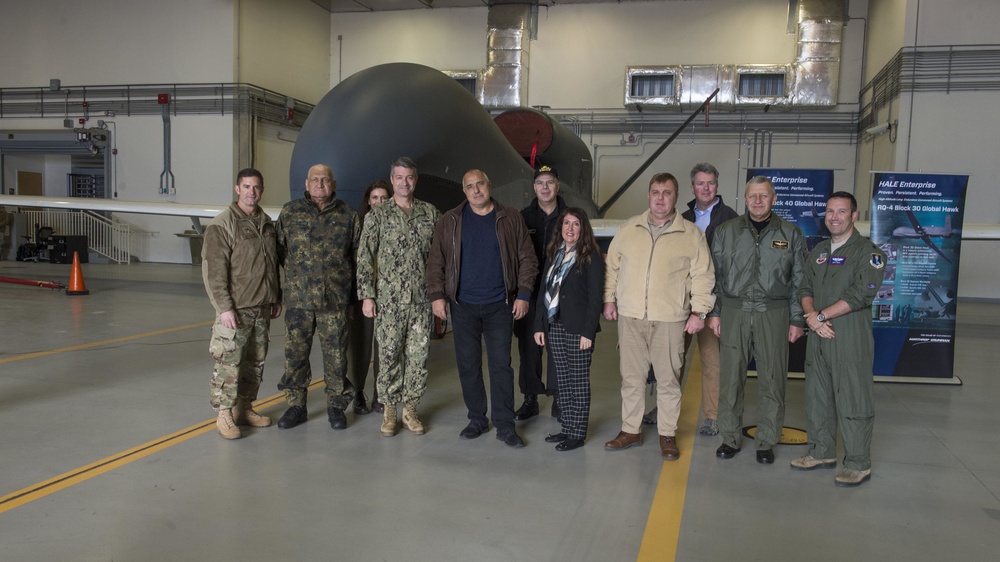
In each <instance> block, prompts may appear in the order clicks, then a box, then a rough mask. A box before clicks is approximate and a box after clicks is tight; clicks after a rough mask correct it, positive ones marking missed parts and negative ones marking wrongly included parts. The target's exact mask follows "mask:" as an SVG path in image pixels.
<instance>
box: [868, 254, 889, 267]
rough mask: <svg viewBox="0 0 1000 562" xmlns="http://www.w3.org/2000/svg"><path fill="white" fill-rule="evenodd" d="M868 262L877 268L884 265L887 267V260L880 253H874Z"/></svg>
mask: <svg viewBox="0 0 1000 562" xmlns="http://www.w3.org/2000/svg"><path fill="white" fill-rule="evenodd" d="M868 264H869V265H871V266H872V267H874V268H875V269H882V268H883V267H885V260H883V259H882V256H880V255H879V254H875V253H873V254H872V259H871V261H869V262H868Z"/></svg>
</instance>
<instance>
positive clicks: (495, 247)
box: [426, 170, 538, 447]
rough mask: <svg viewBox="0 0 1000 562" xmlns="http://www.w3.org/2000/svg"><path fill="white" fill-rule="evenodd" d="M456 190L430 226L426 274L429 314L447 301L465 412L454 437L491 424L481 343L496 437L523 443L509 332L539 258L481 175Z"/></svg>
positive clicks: (523, 308) (516, 218)
mask: <svg viewBox="0 0 1000 562" xmlns="http://www.w3.org/2000/svg"><path fill="white" fill-rule="evenodd" d="M462 190H463V191H464V193H465V198H466V201H465V202H464V203H462V204H461V205H459V206H457V207H455V208H454V209H451V210H450V211H448V212H447V213H445V214H444V215H443V216H442V217H441V219H440V220H439V221H438V223H437V226H436V227H435V229H434V239H433V241H432V242H431V251H430V255H429V256H428V257H427V273H426V281H427V294H428V296H429V297H430V299H431V308H432V310H433V312H434V315H435V316H437V317H438V318H440V319H442V320H444V319H445V318H446V317H447V311H446V309H445V306H446V304H450V305H451V318H452V326H453V328H454V332H453V334H454V340H455V359H456V362H457V363H458V376H459V379H460V380H461V384H462V396H463V398H464V399H465V405H466V407H467V408H468V410H469V425H468V426H467V427H466V428H465V429H463V430H462V432H461V434H460V437H462V438H463V439H475V438H476V437H479V436H480V435H482V434H483V433H485V432H486V430H487V429H489V422H488V420H487V417H486V411H487V404H486V387H485V386H484V383H483V369H482V342H483V340H485V341H486V354H487V357H488V360H489V369H490V397H491V400H492V403H493V412H492V416H491V417H492V420H493V425H494V426H495V427H496V429H497V439H499V440H501V441H503V442H504V443H505V444H507V445H509V446H511V447H523V446H524V441H523V440H521V437H520V436H518V434H517V432H516V431H515V430H514V370H513V369H512V368H511V365H510V344H511V334H512V331H511V330H512V324H513V321H514V320H519V319H521V318H522V317H524V315H525V314H526V313H527V311H528V300H529V299H530V298H531V291H532V289H533V288H534V283H535V276H536V275H537V274H538V258H537V257H535V250H534V248H533V247H532V245H531V239H530V238H529V237H528V229H527V227H526V226H525V224H524V219H523V218H522V217H521V213H519V212H518V211H517V209H514V208H511V207H507V206H505V205H502V204H500V203H499V202H498V201H496V200H495V199H493V198H492V197H490V180H489V178H487V177H486V174H485V173H483V172H482V171H480V170H469V171H468V172H466V174H465V176H464V177H463V178H462ZM446 299H447V301H446Z"/></svg>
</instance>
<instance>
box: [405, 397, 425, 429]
mask: <svg viewBox="0 0 1000 562" xmlns="http://www.w3.org/2000/svg"><path fill="white" fill-rule="evenodd" d="M403 425H404V426H405V427H406V429H409V430H410V433H412V434H414V435H423V434H424V424H422V423H420V418H418V417H417V405H416V404H414V403H412V402H407V403H406V404H403Z"/></svg>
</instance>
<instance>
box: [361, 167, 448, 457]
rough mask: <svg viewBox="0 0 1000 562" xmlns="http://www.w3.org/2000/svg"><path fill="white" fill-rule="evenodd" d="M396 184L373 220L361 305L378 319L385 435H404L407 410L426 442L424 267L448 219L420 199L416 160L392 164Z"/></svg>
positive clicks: (366, 239) (365, 243)
mask: <svg viewBox="0 0 1000 562" xmlns="http://www.w3.org/2000/svg"><path fill="white" fill-rule="evenodd" d="M389 179H390V181H391V182H392V190H393V194H392V199H390V200H389V201H386V202H385V203H383V204H381V205H378V206H377V207H374V208H372V210H371V211H370V212H369V213H368V215H366V217H365V224H364V231H363V232H362V234H361V245H360V249H359V250H358V298H359V299H362V300H363V304H362V312H363V313H364V315H365V316H367V317H369V318H374V319H375V339H376V341H378V354H379V357H378V360H379V373H378V379H377V380H376V381H375V383H376V387H377V389H378V395H379V398H380V399H381V401H382V403H383V404H385V410H384V412H383V418H382V427H381V433H382V435H384V436H386V437H391V436H393V435H395V434H396V429H397V426H396V405H397V404H399V403H402V404H403V425H405V426H406V428H407V429H409V430H410V431H411V432H412V433H414V434H415V435H423V433H424V426H423V424H422V423H421V422H420V419H419V418H418V417H417V404H418V403H419V402H420V398H421V397H422V396H423V395H424V390H425V389H426V388H427V367H426V363H427V352H428V349H429V346H430V335H431V330H432V329H433V319H432V317H431V305H430V299H428V298H427V288H426V287H425V286H424V282H423V279H424V266H425V264H426V263H427V253H428V252H429V251H430V247H431V238H432V237H433V235H434V225H435V223H436V222H437V220H438V217H440V215H441V213H440V212H439V211H438V210H437V209H436V208H434V206H433V205H431V204H430V203H426V202H424V201H419V200H417V199H415V198H414V196H413V191H414V189H415V187H416V184H417V166H416V164H414V163H413V161H412V160H410V159H409V158H405V157H404V158H399V159H397V160H396V161H395V162H393V163H392V165H391V166H390V167H389Z"/></svg>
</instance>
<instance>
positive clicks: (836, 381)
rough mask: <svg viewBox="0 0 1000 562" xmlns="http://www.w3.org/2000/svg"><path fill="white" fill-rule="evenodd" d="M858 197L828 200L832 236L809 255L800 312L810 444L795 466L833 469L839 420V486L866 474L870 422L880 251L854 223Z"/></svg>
mask: <svg viewBox="0 0 1000 562" xmlns="http://www.w3.org/2000/svg"><path fill="white" fill-rule="evenodd" d="M857 219H858V202H857V200H855V199H854V196H853V195H851V194H850V193H847V192H844V191H838V192H836V193H834V194H833V195H831V196H830V198H829V199H827V202H826V218H825V223H826V227H827V229H829V231H830V239H829V240H826V241H824V242H821V243H820V244H818V245H817V246H816V247H815V248H814V249H813V251H812V252H811V253H810V254H809V257H808V258H807V259H806V275H805V279H804V280H803V283H802V311H803V313H804V314H805V319H806V324H807V325H808V326H809V329H810V330H811V331H812V332H813V334H814V336H813V337H810V338H809V340H808V342H807V344H806V365H805V371H806V383H805V385H806V386H805V409H806V433H807V435H808V440H809V451H808V453H807V454H806V455H805V456H802V457H799V458H797V459H794V460H793V461H792V462H791V465H792V468H793V469H796V470H813V469H817V468H836V466H837V426H838V424H839V426H840V432H841V435H843V437H844V469H843V470H842V471H841V472H840V473H839V474H837V476H836V478H835V480H834V481H835V483H836V485H837V486H858V485H860V484H861V483H863V482H865V481H867V480H868V479H869V478H871V466H872V461H871V442H872V429H873V427H874V425H875V385H874V381H873V379H872V362H873V361H874V358H875V343H874V340H873V338H872V312H871V306H872V301H873V300H874V299H875V295H876V294H877V293H878V289H879V287H880V286H881V285H882V278H883V275H884V271H885V261H886V259H885V254H883V253H882V251H881V250H879V249H878V248H877V247H876V246H875V244H872V242H871V241H870V240H868V239H867V238H864V237H862V236H861V234H859V233H858V231H857V229H855V228H854V222H855V221H856V220H857Z"/></svg>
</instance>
